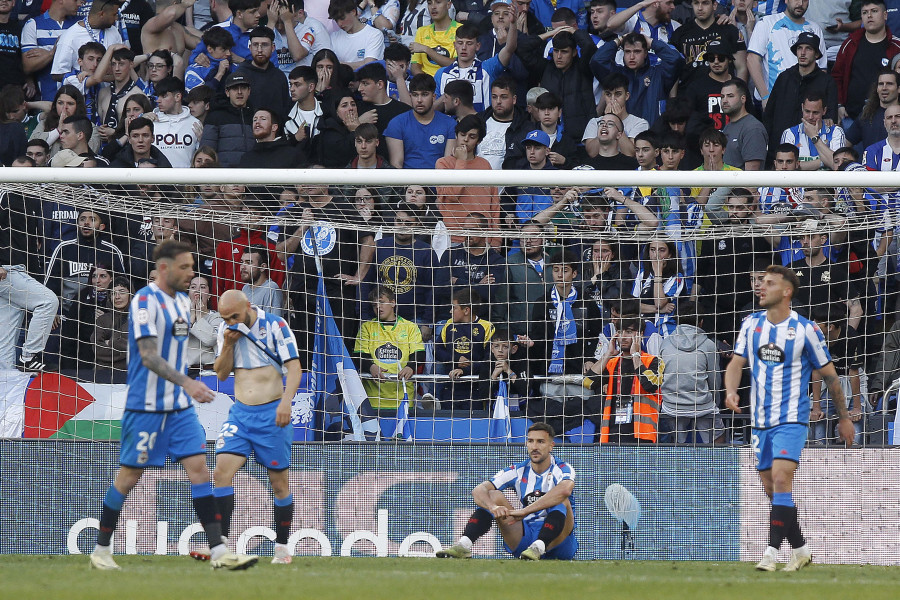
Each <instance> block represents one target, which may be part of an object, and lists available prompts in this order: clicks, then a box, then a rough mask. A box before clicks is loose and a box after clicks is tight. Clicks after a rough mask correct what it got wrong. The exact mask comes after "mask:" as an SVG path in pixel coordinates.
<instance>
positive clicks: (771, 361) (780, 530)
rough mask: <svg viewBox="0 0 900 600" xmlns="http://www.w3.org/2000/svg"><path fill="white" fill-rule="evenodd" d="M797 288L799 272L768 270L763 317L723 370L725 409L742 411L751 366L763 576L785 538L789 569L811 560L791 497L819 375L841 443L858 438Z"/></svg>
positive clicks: (744, 330) (753, 320)
mask: <svg viewBox="0 0 900 600" xmlns="http://www.w3.org/2000/svg"><path fill="white" fill-rule="evenodd" d="M799 287H800V280H799V278H798V277H797V275H796V274H795V273H794V271H793V270H791V269H789V268H787V267H781V266H775V265H772V266H770V267H769V268H767V269H766V275H765V277H764V278H763V281H762V288H761V290H760V293H759V305H760V306H761V307H762V308H764V309H765V312H758V313H754V314H752V315H750V316H749V317H747V318H746V319H744V322H743V324H742V325H741V332H740V334H738V339H737V341H736V342H735V347H734V356H733V357H732V359H731V362H730V363H728V368H727V369H726V370H725V390H726V395H725V405H726V406H727V407H728V408H730V409H731V410H733V411H735V412H738V413H739V412H742V411H741V409H740V408H739V407H738V402H739V401H740V397H739V396H738V393H737V387H738V385H739V384H740V380H741V370H742V369H743V368H744V365H746V364H749V365H750V413H751V419H752V423H751V426H752V434H753V438H752V439H753V451H754V452H755V453H756V461H757V465H756V468H757V470H758V471H759V478H760V479H761V480H762V483H763V486H764V487H765V490H766V495H767V496H768V497H769V498H770V499H771V500H772V510H771V513H770V519H769V547H768V548H766V551H765V554H763V557H762V560H760V561H759V563H758V564H757V565H756V569H757V570H759V571H774V570H775V568H776V561H777V558H778V548H779V547H780V546H781V542H782V541H783V540H784V538H785V537H787V539H788V542H790V544H791V547H792V548H793V551H792V553H791V560H790V562H788V564H787V565H786V566H785V568H784V570H785V571H799V570H800V569H802V568H803V567H805V566H806V565H808V564H809V563H810V562H812V553H811V552H810V549H809V546H808V545H807V544H806V540H805V539H804V537H803V533H802V532H801V531H800V523H799V521H798V520H797V507H796V505H795V504H794V500H793V497H792V496H791V491H792V488H793V482H794V472H795V471H796V470H797V465H798V464H799V462H800V452H801V450H803V446H804V445H805V443H806V438H807V428H808V427H809V413H810V400H809V392H808V390H809V381H810V376H811V375H812V374H813V372H814V371H815V372H816V374H817V378H819V377H821V379H822V380H823V381H824V382H825V385H826V386H828V391H829V392H830V394H831V400H832V402H833V404H834V408H835V410H836V411H837V414H838V425H837V429H838V433H839V435H840V438H841V439H843V440H844V441H845V442H846V443H847V445H848V446H850V445H852V444H853V436H854V433H855V430H854V428H853V423H852V422H851V420H850V415H849V413H848V412H847V402H846V400H845V397H844V390H843V388H842V387H841V382H840V378H839V377H838V375H837V372H836V371H835V368H834V364H833V363H832V362H831V355H830V354H829V353H828V348H827V346H826V342H825V337H824V335H823V334H822V331H821V330H820V329H819V327H818V326H817V325H816V324H815V323H813V322H812V321H809V320H807V319H805V318H804V317H801V316H799V315H798V314H797V313H796V312H794V311H793V310H791V299H792V298H793V297H794V295H796V293H797V290H798V288H799ZM776 382H777V383H776ZM788 383H790V385H787V384H788Z"/></svg>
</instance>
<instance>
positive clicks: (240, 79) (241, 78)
mask: <svg viewBox="0 0 900 600" xmlns="http://www.w3.org/2000/svg"><path fill="white" fill-rule="evenodd" d="M236 85H246V86H249V85H250V79H248V78H247V76H246V75H242V74H240V73H232V74H231V75H229V76H228V77H227V78H226V79H225V89H226V90H227V89H228V88H230V87H234V86H236Z"/></svg>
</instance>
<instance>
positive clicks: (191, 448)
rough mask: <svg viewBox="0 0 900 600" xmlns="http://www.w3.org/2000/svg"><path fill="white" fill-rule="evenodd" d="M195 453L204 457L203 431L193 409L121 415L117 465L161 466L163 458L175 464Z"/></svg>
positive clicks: (132, 412) (137, 466)
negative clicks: (168, 457) (120, 437)
mask: <svg viewBox="0 0 900 600" xmlns="http://www.w3.org/2000/svg"><path fill="white" fill-rule="evenodd" d="M197 454H206V431H205V430H204V429H203V426H202V425H201V424H200V419H198V418H197V412H196V411H195V410H194V407H193V406H191V407H190V408H185V409H184V410H179V411H175V412H140V411H135V410H126V411H125V414H124V415H122V445H121V448H120V449H119V464H120V465H124V466H126V467H136V468H139V469H143V468H144V467H161V466H163V465H164V464H165V463H166V456H171V457H172V460H173V461H175V462H178V461H180V460H181V459H183V458H187V457H188V456H195V455H197Z"/></svg>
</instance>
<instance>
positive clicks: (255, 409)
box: [216, 400, 294, 471]
mask: <svg viewBox="0 0 900 600" xmlns="http://www.w3.org/2000/svg"><path fill="white" fill-rule="evenodd" d="M279 402H280V400H275V401H273V402H267V403H266V404H257V405H253V406H251V405H250V404H244V403H242V402H235V403H234V404H233V405H232V406H231V410H230V411H228V419H226V420H225V422H224V423H222V429H220V430H219V437H217V438H216V454H238V455H240V456H244V457H247V456H250V452H251V451H252V452H253V454H254V455H255V456H256V462H258V463H259V464H261V465H262V466H264V467H265V468H267V469H271V470H273V471H283V470H285V469H287V468H288V467H290V466H291V442H293V441H294V428H293V427H291V426H290V425H288V426H286V427H278V426H277V425H275V411H276V410H277V409H278V403H279Z"/></svg>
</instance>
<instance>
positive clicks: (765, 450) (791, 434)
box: [751, 423, 809, 471]
mask: <svg viewBox="0 0 900 600" xmlns="http://www.w3.org/2000/svg"><path fill="white" fill-rule="evenodd" d="M751 433H752V438H753V452H754V453H755V454H756V470H757V471H767V470H769V469H771V468H772V461H773V460H774V459H776V458H783V459H785V460H792V461H794V462H795V463H799V462H800V452H801V451H802V450H803V446H805V445H806V437H807V435H808V433H809V432H808V428H807V426H806V425H801V424H799V423H788V424H786V425H776V426H775V427H772V428H770V429H753V430H752V431H751Z"/></svg>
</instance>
